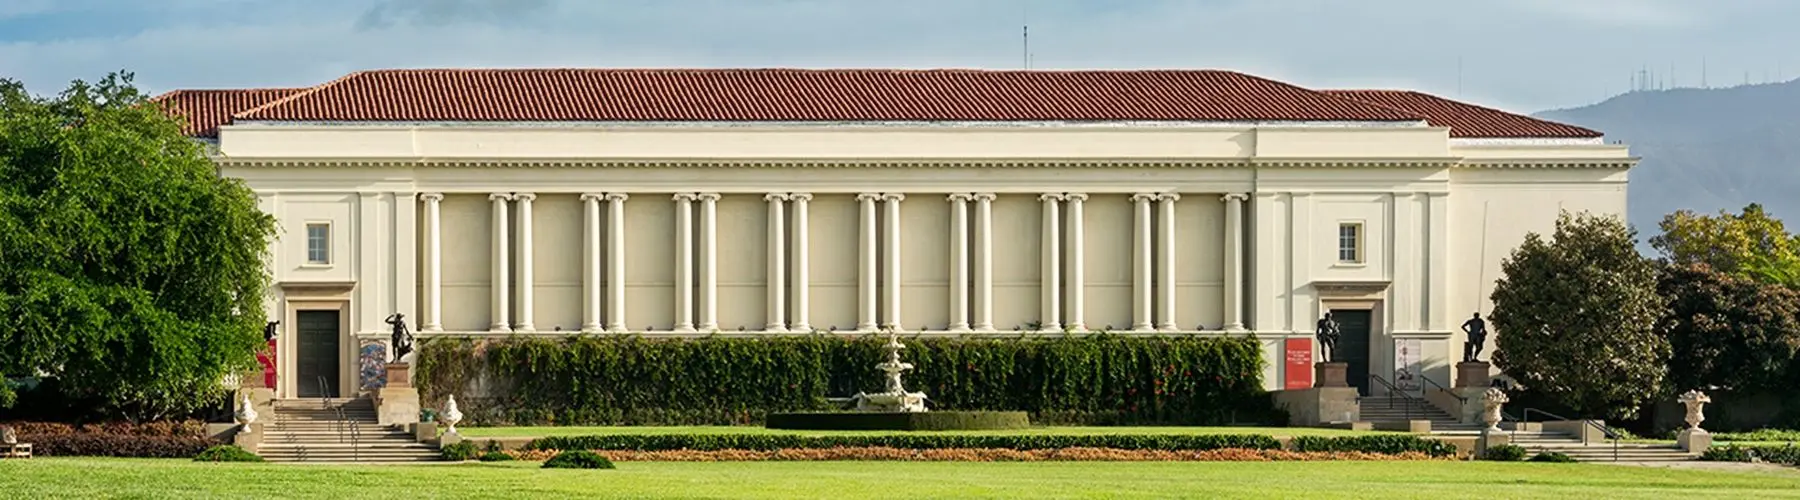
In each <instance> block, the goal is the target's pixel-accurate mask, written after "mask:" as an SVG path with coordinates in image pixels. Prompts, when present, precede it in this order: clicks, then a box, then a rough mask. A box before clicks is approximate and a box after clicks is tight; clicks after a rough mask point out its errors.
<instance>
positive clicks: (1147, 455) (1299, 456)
mask: <svg viewBox="0 0 1800 500" xmlns="http://www.w3.org/2000/svg"><path fill="white" fill-rule="evenodd" d="M595 453H598V454H599V455H601V456H604V457H606V458H607V459H609V460H613V461H620V462H759V461H833V460H854V461H911V462H1044V461H1081V462H1098V461H1110V462H1171V461H1202V462H1240V461H1252V462H1268V461H1324V460H1362V461H1369V460H1431V459H1433V458H1434V457H1430V456H1427V455H1425V454H1423V453H1418V452H1407V453H1401V454H1397V455H1389V454H1382V453H1364V452H1296V451H1285V450H1253V449H1242V448H1226V449H1216V450H1186V451H1171V450H1122V449H1118V448H1062V449H1052V450H1013V449H1004V448H938V449H928V450H910V449H902V448H888V447H867V448H810V449H780V450H712V451H699V450H661V451H636V450H602V451H598V452H595ZM1440 458H1441V457H1440Z"/></svg>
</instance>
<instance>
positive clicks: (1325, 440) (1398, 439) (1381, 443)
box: [1292, 435, 1456, 457]
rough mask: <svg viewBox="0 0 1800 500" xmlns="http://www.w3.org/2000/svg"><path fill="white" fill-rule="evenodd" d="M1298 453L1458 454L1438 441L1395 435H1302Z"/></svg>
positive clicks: (1296, 443)
mask: <svg viewBox="0 0 1800 500" xmlns="http://www.w3.org/2000/svg"><path fill="white" fill-rule="evenodd" d="M1292 447H1293V450H1294V451H1300V452H1307V451H1321V452H1325V451H1342V452H1351V451H1360V452H1364V453H1385V454H1388V455H1398V454H1401V453H1407V452H1416V453H1424V454H1426V455H1429V456H1433V457H1447V456H1451V455H1455V454H1456V445H1453V444H1450V443H1446V442H1443V441H1439V440H1436V439H1425V438H1422V437H1418V436H1411V435H1391V436H1340V437H1325V436H1299V437H1296V438H1294V440H1293V443H1292Z"/></svg>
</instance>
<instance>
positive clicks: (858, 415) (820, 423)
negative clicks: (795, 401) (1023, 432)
mask: <svg viewBox="0 0 1800 500" xmlns="http://www.w3.org/2000/svg"><path fill="white" fill-rule="evenodd" d="M766 425H767V426H768V428H770V429H821V430H900V431H958V430H986V429H1024V428H1027V427H1031V420H1030V418H1028V417H1027V416H1026V414H1025V412H1022V411H931V412H905V413H863V412H812V413H770V414H769V417H768V419H767V424H766Z"/></svg>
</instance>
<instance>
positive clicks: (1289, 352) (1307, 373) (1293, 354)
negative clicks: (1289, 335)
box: [1282, 339, 1313, 391]
mask: <svg viewBox="0 0 1800 500" xmlns="http://www.w3.org/2000/svg"><path fill="white" fill-rule="evenodd" d="M1312 342H1313V341H1312V339H1287V346H1286V349H1285V353H1286V360H1287V361H1286V365H1287V366H1286V369H1285V370H1282V371H1283V372H1285V373H1286V374H1287V375H1286V376H1285V377H1283V378H1284V379H1285V380H1286V384H1285V385H1284V386H1283V387H1285V388H1286V389H1287V390H1290V391H1297V390H1301V389H1311V388H1312V386H1313V352H1312Z"/></svg>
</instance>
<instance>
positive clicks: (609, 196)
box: [606, 193, 631, 201]
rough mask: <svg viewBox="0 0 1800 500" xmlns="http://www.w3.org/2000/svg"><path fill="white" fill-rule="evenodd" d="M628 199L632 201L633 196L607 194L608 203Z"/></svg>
mask: <svg viewBox="0 0 1800 500" xmlns="http://www.w3.org/2000/svg"><path fill="white" fill-rule="evenodd" d="M628 199H631V195H629V194H625V193H606V201H625V200H628Z"/></svg>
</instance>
